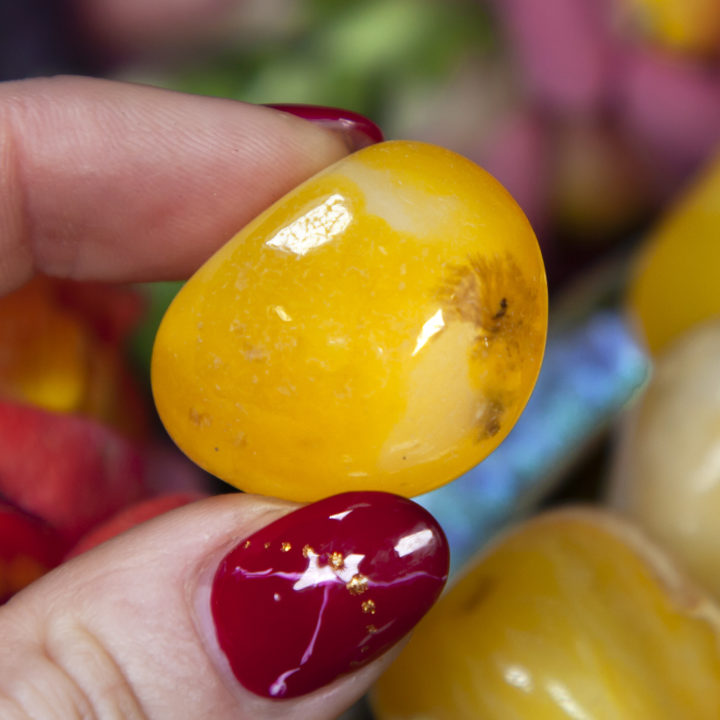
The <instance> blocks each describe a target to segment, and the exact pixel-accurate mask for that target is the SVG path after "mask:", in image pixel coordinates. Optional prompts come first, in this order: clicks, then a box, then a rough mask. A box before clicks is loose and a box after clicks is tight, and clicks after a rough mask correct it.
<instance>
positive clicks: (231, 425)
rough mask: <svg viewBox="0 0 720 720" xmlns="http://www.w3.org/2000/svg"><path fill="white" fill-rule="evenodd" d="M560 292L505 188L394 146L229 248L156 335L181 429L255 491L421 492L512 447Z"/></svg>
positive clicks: (156, 362)
mask: <svg viewBox="0 0 720 720" xmlns="http://www.w3.org/2000/svg"><path fill="white" fill-rule="evenodd" d="M546 326H547V288H546V282H545V273H544V267H543V263H542V258H541V255H540V251H539V248H538V245H537V241H536V239H535V236H534V234H533V231H532V229H531V227H530V225H529V224H528V222H527V220H526V218H525V216H524V215H523V213H522V211H521V210H520V208H519V207H518V206H517V204H516V203H515V202H514V201H513V199H512V198H511V197H510V195H509V194H508V193H507V192H506V191H505V190H504V188H503V187H502V186H501V185H500V184H499V183H498V182H497V181H495V180H494V179H493V178H492V177H491V176H490V175H488V174H487V173H486V172H485V171H483V170H482V169H481V168H479V167H477V166H476V165H474V164H473V163H471V162H469V161H468V160H466V159H464V158H462V157H460V156H458V155H456V154H454V153H452V152H450V151H447V150H444V149H442V148H438V147H435V146H432V145H427V144H423V143H415V142H401V141H398V142H388V143H381V144H378V145H374V146H372V147H369V148H366V149H364V150H362V151H360V152H358V153H356V154H354V155H351V156H349V157H348V158H346V159H344V160H342V161H340V162H339V163H337V164H336V165H334V166H332V167H331V168H329V169H327V170H325V171H324V172H322V173H320V174H319V175H317V176H315V177H313V178H311V179H310V180H308V181H307V182H306V183H304V184H303V185H301V186H300V187H298V188H297V189H295V190H294V191H293V192H291V193H289V194H288V195H287V196H285V197H284V198H282V199H281V200H279V201H278V202H277V203H276V204H275V205H273V206H272V207H271V208H270V209H269V210H267V211H266V212H265V213H263V214H262V215H261V216H260V217H258V218H257V219H256V220H255V221H254V222H253V223H251V224H250V225H249V226H247V227H246V228H245V229H244V230H242V231H241V232H240V233H239V234H238V235H236V236H235V237H234V238H233V239H232V240H231V241H230V242H229V243H228V244H227V245H225V246H224V247H223V248H221V249H220V250H219V251H218V252H217V253H216V254H215V255H214V256H213V257H212V258H211V259H210V260H208V262H207V263H206V264H205V265H204V266H203V267H202V268H201V269H200V270H198V272H197V273H196V274H195V275H194V276H193V277H192V278H191V279H190V281H189V282H188V283H187V284H186V285H185V286H184V288H183V289H182V290H181V292H180V293H179V294H178V296H177V298H176V299H175V301H174V302H173V304H172V305H171V307H170V308H169V310H168V312H167V314H166V316H165V319H164V320H163V323H162V325H161V327H160V330H159V332H158V335H157V339H156V344H155V349H154V355H153V362H152V381H153V391H154V395H155V401H156V404H157V408H158V411H159V413H160V416H161V418H162V420H163V422H164V423H165V426H166V428H167V429H168V431H169V432H170V434H171V436H172V437H173V438H174V440H175V441H176V443H177V444H178V445H179V446H180V448H181V449H182V450H184V451H185V452H186V453H187V454H188V455H189V456H190V457H191V458H192V459H193V460H195V462H197V463H198V464H200V465H201V466H202V467H204V468H206V469H207V470H209V471H210V472H212V473H213V474H215V475H217V476H218V477H220V478H222V479H224V480H226V481H228V482H230V483H232V484H234V485H237V486H238V487H240V488H242V489H243V490H247V491H250V492H257V493H262V494H266V495H274V496H278V497H285V498H290V499H297V500H311V499H316V498H319V497H324V496H327V495H331V494H334V493H337V492H340V491H344V490H358V489H378V490H386V491H388V492H395V493H398V494H401V495H405V496H412V495H417V494H419V493H422V492H426V491H428V490H431V489H432V488H434V487H437V486H438V485H441V484H443V483H445V482H448V481H450V480H452V479H453V478H455V477H457V476H458V475H460V474H462V473H463V472H465V471H466V470H467V469H469V468H470V467H472V466H474V465H475V464H476V463H478V462H479V461H480V460H482V459H483V458H484V457H485V456H486V455H488V454H489V453H490V452H491V451H492V450H493V449H494V448H495V447H496V446H497V445H498V444H499V443H500V442H501V440H502V439H503V438H504V437H505V436H506V435H507V433H508V432H509V430H510V429H511V428H512V426H513V425H514V423H515V421H516V420H517V418H518V416H519V414H520V412H521V411H522V409H523V407H524V405H525V403H526V402H527V399H528V397H529V395H530V392H531V390H532V387H533V384H534V382H535V379H536V377H537V374H538V371H539V368H540V363H541V359H542V354H543V348H544V342H545V334H546Z"/></svg>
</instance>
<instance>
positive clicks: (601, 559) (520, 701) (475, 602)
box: [373, 509, 720, 720]
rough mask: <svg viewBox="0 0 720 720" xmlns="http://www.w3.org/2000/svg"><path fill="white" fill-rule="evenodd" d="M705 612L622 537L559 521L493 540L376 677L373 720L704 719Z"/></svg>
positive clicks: (709, 615) (572, 514)
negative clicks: (384, 670) (495, 541)
mask: <svg viewBox="0 0 720 720" xmlns="http://www.w3.org/2000/svg"><path fill="white" fill-rule="evenodd" d="M719 617H720V615H719V614H718V607H717V606H716V605H715V604H714V603H713V602H712V601H711V600H709V599H708V598H707V597H705V596H703V595H702V593H701V592H699V590H698V589H697V588H696V587H694V586H693V585H692V584H690V583H689V582H688V581H687V580H686V579H685V578H684V577H683V576H682V575H681V574H680V573H679V572H678V570H677V569H676V568H675V567H674V566H673V565H672V563H671V562H670V560H669V559H668V558H667V557H666V556H664V555H663V554H661V553H660V551H659V550H658V549H657V548H654V547H653V546H651V545H650V544H649V542H648V541H647V539H646V538H645V537H644V536H642V535H641V534H640V533H639V532H637V531H636V530H635V529H633V528H632V527H631V526H629V525H626V524H625V523H623V522H621V521H620V520H619V519H618V518H616V517H614V516H612V515H611V514H609V513H603V512H602V511H592V510H581V509H573V510H565V511H560V512H554V513H549V514H547V515H545V516H541V517H538V518H537V519H534V520H532V521H530V522H529V523H526V524H525V525H523V526H521V527H520V528H518V529H517V530H516V531H515V532H513V533H512V534H510V535H508V536H506V537H505V538H503V539H501V540H500V541H499V542H498V543H497V544H496V545H495V547H493V548H491V549H490V550H489V551H488V552H487V553H486V554H485V555H484V556H483V557H481V558H479V559H478V561H477V562H476V563H475V564H474V566H473V567H471V568H470V569H469V570H468V571H467V572H466V573H465V575H464V576H463V577H462V578H461V579H460V580H459V581H458V583H457V584H456V585H455V586H454V587H452V588H450V590H449V591H448V592H447V593H446V594H445V595H444V596H443V597H441V598H440V600H439V601H438V603H437V604H436V605H435V607H433V609H432V610H431V611H430V612H429V613H428V615H427V616H426V617H425V618H424V619H423V621H422V623H421V624H420V625H419V626H418V627H417V628H416V629H415V632H414V633H413V635H412V637H411V639H410V642H409V643H408V644H407V646H406V647H405V648H404V649H403V651H402V653H401V654H400V656H399V657H398V659H397V660H396V661H395V662H394V663H393V665H391V666H390V669H389V670H388V671H387V672H386V673H385V674H384V675H383V676H382V677H381V678H380V680H379V682H378V684H377V686H376V689H375V692H374V695H373V707H374V710H375V715H376V717H377V718H378V720H410V719H412V720H417V719H418V718H422V720H477V719H478V718H482V720H509V719H510V718H513V719H515V718H518V719H520V718H532V719H533V720H559V719H560V718H568V719H569V718H573V719H574V720H600V719H601V718H602V719H603V720H605V719H608V720H609V719H610V718H612V720H639V718H653V719H654V720H674V719H675V718H693V720H714V719H715V718H717V717H719V716H720V682H719V681H720V645H719V643H718V618H719Z"/></svg>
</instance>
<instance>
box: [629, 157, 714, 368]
mask: <svg viewBox="0 0 720 720" xmlns="http://www.w3.org/2000/svg"><path fill="white" fill-rule="evenodd" d="M719 198H720V155H718V156H717V157H716V158H715V160H714V161H713V162H712V163H711V164H710V166H709V167H708V168H707V169H706V170H705V171H704V172H703V173H702V174H701V175H700V176H699V177H698V178H697V179H696V180H695V182H694V183H693V184H692V185H691V186H690V188H689V189H688V190H687V192H686V193H685V194H684V196H683V197H682V198H681V199H680V200H679V202H677V203H676V204H675V205H674V206H673V207H672V208H671V209H670V211H669V212H668V213H667V215H666V216H665V217H664V218H663V219H662V220H661V222H660V223H659V225H658V227H657V228H656V229H655V230H654V231H653V232H651V233H650V236H649V237H648V238H647V240H646V242H645V243H644V245H643V248H642V251H641V253H640V255H639V257H638V261H637V263H636V266H635V271H634V273H633V277H632V278H631V281H630V286H629V292H628V306H629V308H630V312H631V314H632V316H633V318H634V320H635V321H636V322H637V325H638V330H639V333H640V335H641V336H642V337H643V339H644V340H645V341H646V342H647V345H648V347H649V349H650V351H651V352H652V353H653V354H657V353H659V352H661V351H662V350H663V349H664V348H666V347H667V346H668V345H669V344H670V343H671V342H672V341H673V340H675V339H676V338H678V337H679V336H680V335H682V334H683V333H684V332H685V331H686V330H689V329H690V328H691V327H692V326H693V325H695V324H696V323H699V322H702V321H704V320H708V319H710V318H712V317H717V316H720V211H719V210H718V207H719V205H718V203H720V200H719Z"/></svg>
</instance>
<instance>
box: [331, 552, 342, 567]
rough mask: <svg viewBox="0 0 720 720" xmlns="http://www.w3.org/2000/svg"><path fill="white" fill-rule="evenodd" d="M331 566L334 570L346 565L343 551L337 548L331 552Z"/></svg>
mask: <svg viewBox="0 0 720 720" xmlns="http://www.w3.org/2000/svg"><path fill="white" fill-rule="evenodd" d="M330 567H331V568H332V569H333V570H342V569H343V568H344V567H345V558H344V557H343V554H342V553H341V552H338V551H337V550H335V551H334V552H331V553H330Z"/></svg>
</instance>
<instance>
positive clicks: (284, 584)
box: [211, 492, 449, 699]
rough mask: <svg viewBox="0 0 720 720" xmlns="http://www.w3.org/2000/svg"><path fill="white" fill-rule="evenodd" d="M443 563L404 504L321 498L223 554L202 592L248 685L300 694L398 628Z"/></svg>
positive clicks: (436, 540)
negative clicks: (209, 590)
mask: <svg viewBox="0 0 720 720" xmlns="http://www.w3.org/2000/svg"><path fill="white" fill-rule="evenodd" d="M448 561H449V555H448V546H447V541H446V539H445V536H444V534H443V532H442V530H441V529H440V527H439V525H438V524H437V522H436V521H435V519H434V518H433V517H432V516H431V515H430V514H429V513H428V512H427V511H426V510H424V509H423V508H421V507H420V506H419V505H417V504H415V503H413V502H412V501H411V500H407V499H405V498H402V497H399V496H397V495H391V494H389V493H383V492H349V493H344V494H342V495H335V496H333V497H330V498H326V499H325V500H321V501H319V502H316V503H313V504H312V505H307V506H305V507H302V508H300V509H299V510H296V511H295V512H293V513H290V514H289V515H286V516H285V517H283V518H281V519H280V520H277V521H276V522H274V523H272V524H271V525H268V526H267V527H265V528H263V529H262V530H260V531H258V532H257V533H255V534H254V535H252V536H250V537H249V538H247V539H246V540H243V541H242V542H241V543H240V544H239V545H238V546H237V547H236V548H235V549H234V550H232V551H231V552H230V553H229V554H228V555H227V556H226V557H225V558H224V559H223V561H222V562H221V563H220V567H219V568H218V570H217V572H216V574H215V578H214V581H213V587H212V595H211V605H212V614H213V619H214V622H215V628H216V633H217V638H218V642H219V644H220V647H221V648H222V650H223V652H224V653H225V655H226V656H227V658H228V660H229V662H230V666H231V667H232V670H233V672H234V673H235V676H236V677H237V679H238V681H239V682H240V684H241V685H243V686H244V687H245V688H247V689H248V690H251V691H252V692H254V693H257V694H258V695H262V696H264V697H269V698H278V699H280V698H292V697H297V696H299V695H304V694H306V693H309V692H312V691H313V690H317V689H318V688H321V687H323V686H324V685H327V684H328V683H330V682H332V681H333V680H334V679H335V678H336V677H338V676H340V675H344V674H346V673H348V672H352V671H353V670H355V669H356V668H359V667H361V666H363V665H365V664H366V663H368V662H370V661H371V660H374V659H375V658H377V657H379V656H380V655H382V654H383V653H384V652H385V651H386V650H388V649H389V648H390V647H391V646H393V645H394V644H395V643H396V642H397V641H398V640H400V639H401V638H402V637H403V636H404V635H406V634H407V633H408V632H409V631H410V630H411V629H412V627H413V626H414V625H415V624H416V623H417V622H418V620H420V618H421V617H422V616H423V615H424V614H425V613H426V612H427V611H428V610H429V609H430V607H431V606H432V604H433V603H434V602H435V600H436V599H437V597H438V595H439V594H440V591H441V590H442V588H443V585H444V584H445V580H446V578H447V572H448Z"/></svg>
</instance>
